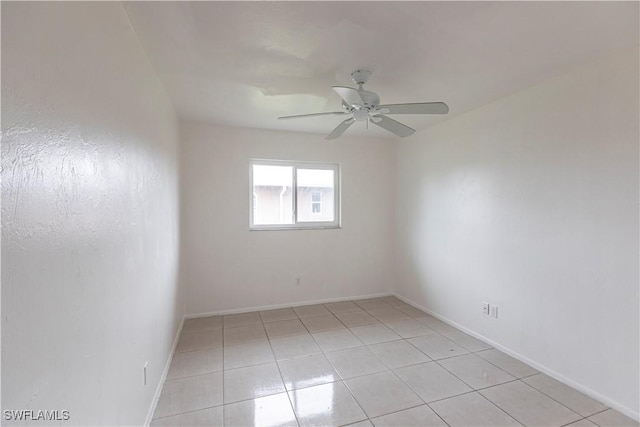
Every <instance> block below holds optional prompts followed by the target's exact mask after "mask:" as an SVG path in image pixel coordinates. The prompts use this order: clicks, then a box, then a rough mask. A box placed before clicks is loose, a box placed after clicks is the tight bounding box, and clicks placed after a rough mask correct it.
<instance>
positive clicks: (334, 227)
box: [249, 225, 342, 231]
mask: <svg viewBox="0 0 640 427" xmlns="http://www.w3.org/2000/svg"><path fill="white" fill-rule="evenodd" d="M341 228H342V226H341V225H309V226H304V225H291V226H283V227H249V231H280V230H339V229H341Z"/></svg>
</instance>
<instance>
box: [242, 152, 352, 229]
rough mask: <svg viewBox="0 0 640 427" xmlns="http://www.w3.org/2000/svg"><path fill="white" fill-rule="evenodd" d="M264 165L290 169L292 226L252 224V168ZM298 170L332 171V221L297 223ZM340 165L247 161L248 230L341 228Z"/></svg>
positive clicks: (253, 207) (265, 160)
mask: <svg viewBox="0 0 640 427" xmlns="http://www.w3.org/2000/svg"><path fill="white" fill-rule="evenodd" d="M254 165H265V166H289V167H291V168H292V169H291V170H292V174H293V177H292V178H293V180H292V183H293V184H292V193H293V194H292V203H293V224H254V222H253V214H254V209H255V206H254V204H253V199H254V198H253V166H254ZM298 169H322V170H333V189H334V191H333V196H334V200H333V206H334V216H333V221H313V222H310V221H305V222H298V212H297V211H298V209H297V207H298V185H297V184H298V183H297V179H296V178H297V170H298ZM340 178H341V177H340V165H339V164H338V163H319V162H306V161H293V160H272V159H251V160H250V161H249V230H251V231H263V230H308V229H331V228H342V225H341V222H340V220H341V216H342V215H341V210H340V193H341V191H340V183H341V179H340Z"/></svg>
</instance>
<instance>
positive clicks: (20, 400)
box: [2, 2, 183, 425]
mask: <svg viewBox="0 0 640 427" xmlns="http://www.w3.org/2000/svg"><path fill="white" fill-rule="evenodd" d="M2 132H3V135H2V202H3V203H2V409H35V410H38V409H43V410H44V409H59V410H69V411H70V416H71V423H72V424H75V425H116V424H120V425H140V424H142V423H143V422H144V420H145V418H146V415H147V410H148V409H149V406H150V404H151V400H152V397H153V395H154V393H155V390H156V386H157V384H158V382H159V379H160V376H161V373H162V370H163V368H164V366H165V363H166V360H167V357H168V353H169V350H170V348H171V344H172V342H173V338H174V336H175V333H176V330H177V327H178V325H179V321H180V319H181V317H182V313H183V310H182V305H183V303H182V302H181V296H180V291H179V289H178V286H177V283H178V281H177V274H178V265H177V264H178V241H179V231H178V224H179V218H178V211H179V209H178V173H177V168H178V161H177V139H178V129H177V120H176V117H175V114H174V113H173V110H172V108H171V106H170V104H169V101H168V99H167V97H166V95H165V93H164V91H163V89H162V87H161V85H160V83H159V82H158V80H157V78H156V76H155V74H154V72H153V70H152V68H151V66H150V65H149V63H148V62H147V60H146V57H145V55H144V53H143V51H142V50H141V48H140V46H139V45H138V42H137V39H136V36H135V34H134V32H133V30H132V29H131V27H130V25H129V22H128V20H127V17H126V15H125V13H124V10H123V8H122V5H121V4H120V3H119V2H113V3H112V2H105V3H83V2H78V3H55V2H54V3H47V2H39V3H27V2H24V3H22V2H20V3H7V2H3V3H2ZM146 361H148V362H149V371H148V385H147V386H144V385H143V364H144V363H145V362H146ZM40 424H42V422H40Z"/></svg>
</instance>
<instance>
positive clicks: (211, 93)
mask: <svg viewBox="0 0 640 427" xmlns="http://www.w3.org/2000/svg"><path fill="white" fill-rule="evenodd" d="M123 4H124V7H125V9H126V11H127V13H128V15H129V17H130V19H131V22H132V25H133V27H134V29H135V31H136V33H137V34H138V36H139V38H140V41H141V43H142V45H143V47H144V49H145V51H146V52H147V54H148V56H149V58H150V60H151V61H152V62H153V64H154V66H155V68H156V70H157V72H158V75H159V76H160V78H161V80H162V82H163V84H164V85H165V87H166V89H167V92H168V93H169V96H170V97H171V99H172V102H173V104H174V106H175V108H176V110H177V112H178V115H179V116H180V117H181V118H182V119H185V120H197V121H206V122H209V123H215V124H226V125H232V126H241V127H250V128H262V129H281V130H292V131H303V132H313V133H320V134H327V133H329V132H330V131H331V130H332V129H333V128H334V127H335V126H336V125H337V124H338V123H339V122H340V121H341V120H342V118H340V117H332V116H329V117H315V118H305V119H298V120H283V121H281V120H277V119H276V118H277V117H278V116H283V115H293V114H306V113H315V112H321V111H338V110H340V98H339V97H338V95H337V94H335V93H334V92H333V91H332V90H331V86H333V85H349V86H355V85H354V84H353V82H352V81H351V79H350V76H349V74H350V73H351V71H353V70H355V69H359V68H367V69H370V70H371V71H372V72H373V76H372V77H371V79H370V80H369V82H368V83H367V84H366V85H365V88H366V89H368V90H372V91H375V92H377V93H378V94H379V95H380V98H381V100H382V103H383V104H384V103H386V104H390V103H404V102H428V101H444V102H446V103H447V104H448V105H449V107H450V113H449V114H448V115H447V116H416V115H398V116H394V118H396V119H398V120H399V121H401V122H403V123H406V124H407V125H409V126H411V127H413V128H415V129H416V130H417V131H418V132H419V131H420V130H421V129H424V128H426V127H428V126H431V125H433V124H435V123H437V122H439V121H442V120H446V119H447V118H450V117H453V116H456V115H459V114H462V113H464V112H466V111H469V110H472V109H474V108H477V107H479V106H482V105H484V104H487V103H489V102H491V101H493V100H495V99H498V98H500V97H503V96H506V95H509V94H511V93H514V92H516V91H518V90H521V89H523V88H525V87H528V86H531V85H533V84H536V83H538V82H540V81H541V80H543V79H545V78H548V77H550V76H553V75H556V74H558V73H561V72H562V71H564V70H567V69H569V68H571V67H574V66H577V65H579V64H581V63H584V62H587V61H589V60H591V59H593V58H595V57H597V56H601V55H604V54H606V53H607V52H609V51H611V50H615V49H622V48H628V47H632V46H637V44H638V13H639V7H638V6H639V3H638V2H124V3H123ZM347 133H348V134H361V135H371V136H375V137H389V138H397V137H395V136H394V135H392V134H390V133H388V132H385V131H383V130H382V129H379V128H377V127H376V126H371V127H370V129H365V128H364V124H363V123H356V124H355V125H354V126H352V127H351V128H350V129H349V130H348V131H347Z"/></svg>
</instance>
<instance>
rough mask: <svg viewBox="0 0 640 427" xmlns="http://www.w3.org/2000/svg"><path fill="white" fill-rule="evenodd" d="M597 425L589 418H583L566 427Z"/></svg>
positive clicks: (590, 426) (592, 426)
mask: <svg viewBox="0 0 640 427" xmlns="http://www.w3.org/2000/svg"><path fill="white" fill-rule="evenodd" d="M595 426H597V424H594V423H592V422H591V421H589V420H588V419H587V418H583V419H581V420H579V421H576V422H575V423H571V424H567V425H566V427H595Z"/></svg>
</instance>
